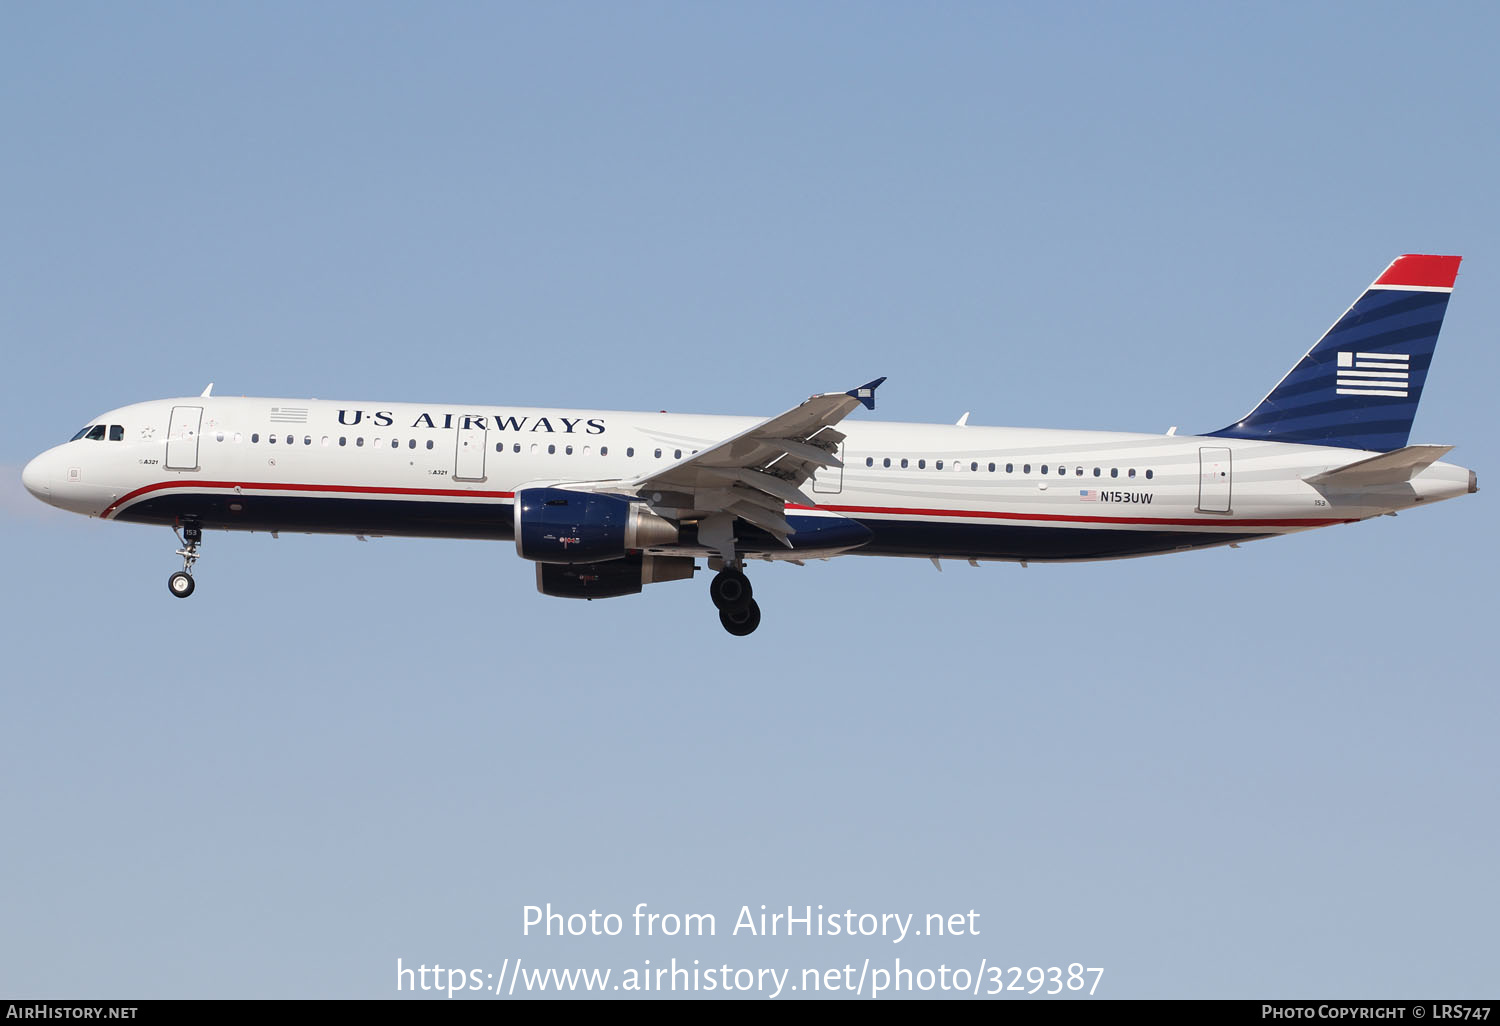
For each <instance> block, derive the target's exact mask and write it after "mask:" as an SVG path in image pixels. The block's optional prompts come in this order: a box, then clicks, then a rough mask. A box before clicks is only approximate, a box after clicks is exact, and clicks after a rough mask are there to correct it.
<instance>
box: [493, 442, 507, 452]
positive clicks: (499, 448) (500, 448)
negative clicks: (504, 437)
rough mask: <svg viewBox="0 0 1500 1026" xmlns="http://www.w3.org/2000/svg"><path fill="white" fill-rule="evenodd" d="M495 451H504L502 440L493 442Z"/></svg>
mask: <svg viewBox="0 0 1500 1026" xmlns="http://www.w3.org/2000/svg"><path fill="white" fill-rule="evenodd" d="M495 451H496V452H504V451H505V443H504V442H496V443H495Z"/></svg>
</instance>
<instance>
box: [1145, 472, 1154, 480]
mask: <svg viewBox="0 0 1500 1026" xmlns="http://www.w3.org/2000/svg"><path fill="white" fill-rule="evenodd" d="M1153 476H1154V475H1153V474H1152V472H1151V471H1149V470H1148V471H1146V480H1147V481H1149V480H1151V478H1152V477H1153Z"/></svg>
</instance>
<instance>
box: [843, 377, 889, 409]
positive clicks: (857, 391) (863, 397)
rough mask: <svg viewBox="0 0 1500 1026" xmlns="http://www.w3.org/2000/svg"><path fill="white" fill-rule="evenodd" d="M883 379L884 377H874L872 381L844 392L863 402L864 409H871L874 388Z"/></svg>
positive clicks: (872, 406)
mask: <svg viewBox="0 0 1500 1026" xmlns="http://www.w3.org/2000/svg"><path fill="white" fill-rule="evenodd" d="M884 380H885V378H876V379H875V380H874V381H871V382H868V383H866V384H863V385H860V386H859V387H858V388H851V389H849V391H847V392H845V393H844V394H845V395H847V396H850V397H851V398H854V399H858V400H859V401H860V402H861V403H863V404H864V407H865V409H867V410H873V409H874V408H875V390H876V389H877V388H879V387H880V384H881V382H883V381H884Z"/></svg>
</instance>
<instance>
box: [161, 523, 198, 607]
mask: <svg viewBox="0 0 1500 1026" xmlns="http://www.w3.org/2000/svg"><path fill="white" fill-rule="evenodd" d="M172 533H174V534H176V535H177V540H178V542H180V543H181V544H182V548H180V549H178V550H177V554H178V555H179V556H181V557H182V569H181V570H179V571H177V572H176V573H175V574H173V575H172V576H171V577H168V578H167V590H168V591H170V592H171V593H172V594H173V595H176V596H177V597H178V598H187V597H188V596H189V595H191V594H192V593H193V588H194V587H195V585H194V584H193V564H194V563H196V562H198V558H199V555H198V545H199V544H200V543H201V542H202V541H203V528H201V527H199V526H198V525H197V524H183V525H182V530H181V531H178V530H177V528H175V527H174V528H172Z"/></svg>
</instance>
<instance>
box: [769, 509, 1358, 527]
mask: <svg viewBox="0 0 1500 1026" xmlns="http://www.w3.org/2000/svg"><path fill="white" fill-rule="evenodd" d="M787 508H788V509H812V508H813V507H811V506H793V505H788V506H787ZM817 508H818V509H826V510H833V511H834V512H836V513H884V514H888V515H890V516H919V517H961V518H965V519H974V520H1063V521H1067V522H1069V523H1080V524H1162V525H1164V526H1167V527H1214V526H1217V525H1220V524H1222V525H1224V526H1227V527H1321V526H1323V525H1326V524H1351V523H1353V522H1354V521H1352V520H1347V519H1344V518H1342V517H1338V518H1330V517H1309V518H1306V519H1285V520H1239V519H1235V520H1228V519H1226V520H1219V519H1217V518H1212V517H1204V518H1203V519H1201V520H1191V519H1185V518H1175V519H1174V518H1171V517H1083V516H1074V515H1073V514H1069V513H1006V512H1002V511H999V510H974V509H908V508H905V507H901V506H819V507H817Z"/></svg>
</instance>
